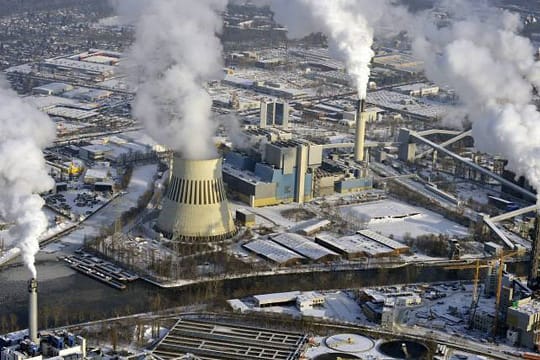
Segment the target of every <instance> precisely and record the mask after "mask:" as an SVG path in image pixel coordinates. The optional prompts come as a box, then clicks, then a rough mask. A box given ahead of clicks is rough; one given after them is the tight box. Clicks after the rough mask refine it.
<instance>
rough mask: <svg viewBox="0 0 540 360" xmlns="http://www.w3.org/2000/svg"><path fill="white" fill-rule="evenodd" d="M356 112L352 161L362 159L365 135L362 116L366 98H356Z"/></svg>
mask: <svg viewBox="0 0 540 360" xmlns="http://www.w3.org/2000/svg"><path fill="white" fill-rule="evenodd" d="M356 106H357V112H356V134H355V135H356V136H355V140H354V161H356V162H361V161H364V142H365V137H366V119H365V116H364V112H365V106H366V100H365V99H361V100H358V103H357V105H356Z"/></svg>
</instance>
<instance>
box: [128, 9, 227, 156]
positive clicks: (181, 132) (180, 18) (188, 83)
mask: <svg viewBox="0 0 540 360" xmlns="http://www.w3.org/2000/svg"><path fill="white" fill-rule="evenodd" d="M118 3H119V4H121V3H122V2H118ZM135 5H137V6H139V7H140V8H139V9H137V10H136V11H134V10H133V9H130V13H129V14H128V16H126V18H133V19H137V20H136V34H135V43H134V44H133V46H132V47H131V49H130V51H129V53H128V58H129V61H128V64H127V65H126V67H127V68H126V71H127V72H128V74H129V75H130V78H131V79H132V80H133V82H134V83H135V84H136V85H137V86H138V89H137V95H136V98H135V102H134V116H135V117H136V118H137V119H140V120H141V121H142V122H143V123H144V125H145V127H146V129H147V131H148V133H149V134H150V135H151V136H152V137H154V138H155V140H157V141H158V142H161V143H164V144H165V145H167V146H169V147H171V148H172V149H174V150H176V151H179V152H180V153H181V154H182V156H183V157H185V158H187V159H210V158H213V157H215V156H216V149H215V146H214V144H213V139H212V138H213V136H214V134H215V128H216V122H215V120H214V119H213V117H212V111H211V107H212V99H211V97H210V95H209V94H208V92H207V91H206V89H205V88H204V84H205V82H207V81H209V80H216V79H219V78H220V77H222V68H223V65H222V55H221V54H222V46H221V42H220V39H219V38H218V37H217V35H216V34H219V33H221V31H222V25H223V20H222V17H221V13H222V12H223V11H224V10H225V7H226V5H227V1H226V0H198V1H187V0H152V1H140V0H139V1H137V2H136V3H135ZM120 10H121V9H120Z"/></svg>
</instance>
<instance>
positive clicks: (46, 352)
mask: <svg viewBox="0 0 540 360" xmlns="http://www.w3.org/2000/svg"><path fill="white" fill-rule="evenodd" d="M85 358H86V339H85V338H83V337H82V336H75V335H74V334H71V333H69V332H67V331H59V332H39V331H38V283H37V281H36V279H31V280H29V281H28V332H26V331H19V332H17V333H12V334H8V335H5V336H1V337H0V360H44V359H55V360H83V359H85Z"/></svg>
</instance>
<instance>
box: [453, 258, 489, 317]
mask: <svg viewBox="0 0 540 360" xmlns="http://www.w3.org/2000/svg"><path fill="white" fill-rule="evenodd" d="M492 266H493V262H492V261H490V262H488V263H486V264H480V259H476V261H475V263H474V265H472V264H466V265H452V266H446V267H445V268H444V269H445V270H468V269H475V271H474V280H473V293H472V301H471V307H470V309H469V327H472V323H473V319H474V315H475V314H476V308H477V306H478V298H479V292H478V282H479V277H480V269H484V268H489V267H492Z"/></svg>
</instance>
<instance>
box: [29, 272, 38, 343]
mask: <svg viewBox="0 0 540 360" xmlns="http://www.w3.org/2000/svg"><path fill="white" fill-rule="evenodd" d="M28 300H29V303H28V336H29V338H30V340H31V341H32V342H34V343H36V344H37V343H38V342H39V339H38V305H37V280H36V279H35V278H32V279H31V280H29V281H28Z"/></svg>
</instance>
